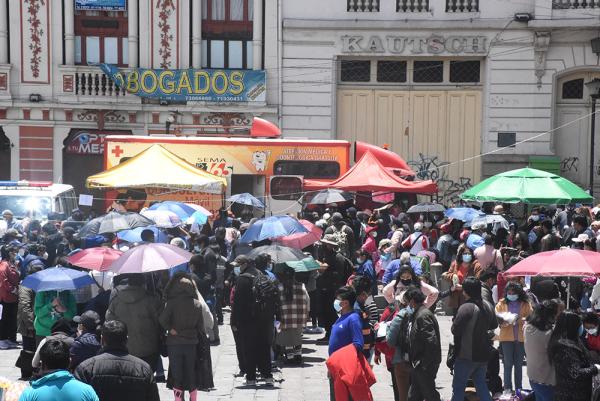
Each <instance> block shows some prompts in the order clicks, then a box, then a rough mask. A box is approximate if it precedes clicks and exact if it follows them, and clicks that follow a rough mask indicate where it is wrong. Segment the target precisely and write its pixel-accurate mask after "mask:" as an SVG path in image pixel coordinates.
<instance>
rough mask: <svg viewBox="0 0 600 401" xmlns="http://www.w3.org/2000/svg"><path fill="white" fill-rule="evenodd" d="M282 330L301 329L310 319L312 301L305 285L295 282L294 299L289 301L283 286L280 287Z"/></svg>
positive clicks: (293, 287)
mask: <svg viewBox="0 0 600 401" xmlns="http://www.w3.org/2000/svg"><path fill="white" fill-rule="evenodd" d="M279 301H280V303H281V330H287V329H301V328H303V327H304V325H305V323H306V320H307V319H308V312H309V308H310V299H309V297H308V292H306V288H304V284H302V283H299V282H298V281H294V284H293V286H292V299H289V300H288V299H287V297H286V295H285V290H284V288H283V285H282V286H280V291H279Z"/></svg>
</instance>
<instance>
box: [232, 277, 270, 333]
mask: <svg viewBox="0 0 600 401" xmlns="http://www.w3.org/2000/svg"><path fill="white" fill-rule="evenodd" d="M259 274H262V273H261V272H259V271H258V270H257V269H256V268H254V267H249V268H247V269H246V270H245V271H244V273H243V274H240V275H239V276H238V277H237V280H236V282H235V292H234V294H233V305H232V307H231V324H232V326H234V327H251V326H255V325H256V319H257V316H256V307H255V304H256V299H255V297H254V293H253V291H252V287H253V284H254V277H256V276H257V275H259ZM271 319H272V318H271Z"/></svg>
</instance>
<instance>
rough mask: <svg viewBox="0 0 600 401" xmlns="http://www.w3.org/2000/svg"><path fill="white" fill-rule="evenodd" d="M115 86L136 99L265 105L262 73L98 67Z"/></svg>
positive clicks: (264, 87)
mask: <svg viewBox="0 0 600 401" xmlns="http://www.w3.org/2000/svg"><path fill="white" fill-rule="evenodd" d="M100 68H101V69H102V71H103V72H104V73H105V74H106V75H108V76H109V77H110V78H111V79H112V80H113V81H114V82H115V84H116V85H117V86H119V87H120V88H123V89H125V90H126V91H127V92H128V93H131V94H134V95H136V96H140V97H146V98H155V99H163V100H173V101H205V102H265V101H266V74H265V71H254V70H215V69H192V68H189V69H182V70H161V69H146V68H135V69H133V70H123V69H120V68H118V67H116V66H114V65H109V64H100Z"/></svg>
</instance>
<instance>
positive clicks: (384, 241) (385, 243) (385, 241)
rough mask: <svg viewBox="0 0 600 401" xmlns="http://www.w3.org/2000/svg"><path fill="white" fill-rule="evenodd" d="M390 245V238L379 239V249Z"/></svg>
mask: <svg viewBox="0 0 600 401" xmlns="http://www.w3.org/2000/svg"><path fill="white" fill-rule="evenodd" d="M390 245H392V240H391V239H389V238H384V239H382V240H381V241H379V249H381V248H382V247H386V248H387V247H388V246H390Z"/></svg>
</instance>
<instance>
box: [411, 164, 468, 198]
mask: <svg viewBox="0 0 600 401" xmlns="http://www.w3.org/2000/svg"><path fill="white" fill-rule="evenodd" d="M449 164H450V163H449V162H446V161H442V160H440V159H439V158H438V157H437V156H428V155H424V154H423V153H419V157H418V159H416V160H409V161H408V165H409V166H410V167H411V168H412V169H413V171H414V172H415V176H416V178H417V179H419V180H431V181H433V182H435V183H436V184H437V186H438V192H437V194H436V195H434V196H433V200H434V201H435V202H437V203H441V204H443V205H446V206H454V205H459V204H460V202H461V199H460V194H462V193H463V192H465V191H466V190H467V189H469V188H471V187H472V186H473V183H472V182H471V178H470V177H457V178H455V177H450V176H449V174H448V168H447V166H448V165H449Z"/></svg>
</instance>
